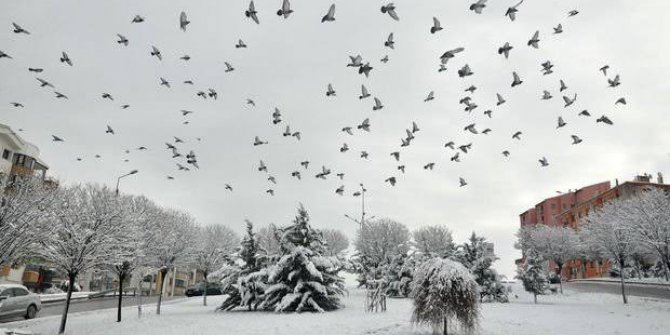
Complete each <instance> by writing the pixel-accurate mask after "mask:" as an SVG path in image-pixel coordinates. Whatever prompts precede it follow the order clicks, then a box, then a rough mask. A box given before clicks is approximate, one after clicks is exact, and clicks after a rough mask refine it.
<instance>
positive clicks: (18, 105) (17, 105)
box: [9, 102, 23, 107]
mask: <svg viewBox="0 0 670 335" xmlns="http://www.w3.org/2000/svg"><path fill="white" fill-rule="evenodd" d="M9 104H10V105H12V106H13V107H23V104H22V103H20V102H10V103H9Z"/></svg>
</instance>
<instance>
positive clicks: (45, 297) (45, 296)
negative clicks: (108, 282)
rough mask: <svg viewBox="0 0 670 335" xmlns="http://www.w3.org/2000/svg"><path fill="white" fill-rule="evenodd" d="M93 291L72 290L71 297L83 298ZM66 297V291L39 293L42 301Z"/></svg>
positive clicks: (58, 299)
mask: <svg viewBox="0 0 670 335" xmlns="http://www.w3.org/2000/svg"><path fill="white" fill-rule="evenodd" d="M93 293H95V292H72V297H71V299H83V298H88V296H89V295H90V294H93ZM65 298H67V293H53V294H40V300H41V301H42V302H52V301H60V300H65Z"/></svg>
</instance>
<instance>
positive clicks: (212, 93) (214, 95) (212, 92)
mask: <svg viewBox="0 0 670 335" xmlns="http://www.w3.org/2000/svg"><path fill="white" fill-rule="evenodd" d="M207 91H208V93H207V95H208V96H209V97H210V98H214V100H216V99H217V98H218V97H219V94H218V93H216V91H215V90H214V89H213V88H208V89H207Z"/></svg>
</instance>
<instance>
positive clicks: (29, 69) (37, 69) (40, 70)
mask: <svg viewBox="0 0 670 335" xmlns="http://www.w3.org/2000/svg"><path fill="white" fill-rule="evenodd" d="M28 71H29V72H35V73H40V72H42V71H44V69H39V68H32V67H29V68H28Z"/></svg>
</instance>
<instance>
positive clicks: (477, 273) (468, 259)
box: [455, 232, 509, 302]
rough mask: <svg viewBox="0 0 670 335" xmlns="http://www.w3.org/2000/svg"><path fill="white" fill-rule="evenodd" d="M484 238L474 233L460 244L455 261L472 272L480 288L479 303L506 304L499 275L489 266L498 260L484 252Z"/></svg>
mask: <svg viewBox="0 0 670 335" xmlns="http://www.w3.org/2000/svg"><path fill="white" fill-rule="evenodd" d="M486 244H487V242H486V238H485V237H483V236H477V235H476V234H475V233H474V232H472V235H470V238H469V239H468V240H467V241H466V242H465V243H463V244H461V245H460V246H459V248H458V251H457V252H456V256H455V258H456V260H458V261H459V262H461V263H462V264H463V265H464V266H465V267H466V268H468V269H469V270H470V272H472V274H473V275H474V277H475V280H476V281H477V284H479V287H480V294H481V296H480V301H484V300H488V301H496V302H508V301H509V298H508V297H507V290H506V288H505V286H504V285H503V284H502V283H501V282H500V275H498V272H497V271H496V270H495V269H492V268H491V266H492V265H493V262H495V261H496V260H498V257H496V256H495V255H494V254H492V253H490V252H487V250H486Z"/></svg>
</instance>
